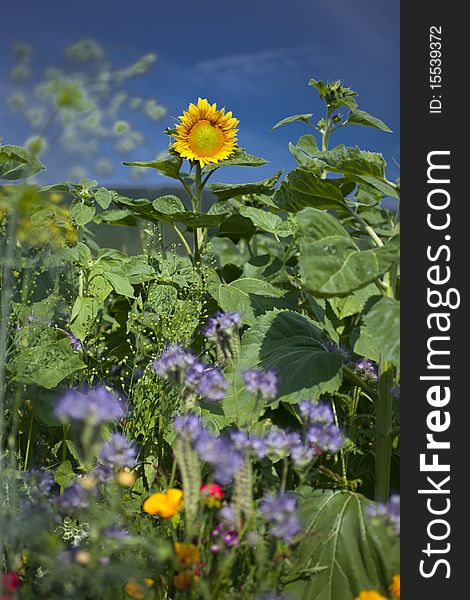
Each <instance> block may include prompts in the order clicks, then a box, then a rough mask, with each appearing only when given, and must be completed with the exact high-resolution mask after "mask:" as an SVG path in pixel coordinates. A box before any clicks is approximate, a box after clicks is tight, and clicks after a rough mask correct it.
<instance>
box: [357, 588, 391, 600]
mask: <svg viewBox="0 0 470 600" xmlns="http://www.w3.org/2000/svg"><path fill="white" fill-rule="evenodd" d="M354 600H387V598H385V596H382V594H379V592H374V591H373V590H365V591H363V592H361V593H360V594H359V596H356V598H355V599H354Z"/></svg>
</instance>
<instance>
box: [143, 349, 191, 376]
mask: <svg viewBox="0 0 470 600" xmlns="http://www.w3.org/2000/svg"><path fill="white" fill-rule="evenodd" d="M195 362H196V357H195V356H194V354H193V353H192V352H188V351H187V350H185V349H184V348H183V347H182V346H180V345H179V344H168V345H167V346H166V348H165V350H164V351H163V352H162V354H161V355H160V357H159V358H158V359H157V360H154V361H153V363H152V369H153V370H154V371H155V373H156V374H157V375H160V377H163V378H164V379H168V380H170V381H171V382H172V383H181V381H180V376H181V374H182V373H184V372H185V371H186V369H187V368H188V367H191V366H192V365H193V364H194V363H195Z"/></svg>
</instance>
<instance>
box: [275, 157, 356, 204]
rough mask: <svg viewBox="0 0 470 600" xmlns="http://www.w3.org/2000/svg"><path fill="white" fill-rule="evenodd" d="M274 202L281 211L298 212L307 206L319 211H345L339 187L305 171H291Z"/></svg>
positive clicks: (276, 193)
mask: <svg viewBox="0 0 470 600" xmlns="http://www.w3.org/2000/svg"><path fill="white" fill-rule="evenodd" d="M273 201H274V203H275V204H276V206H278V207H279V208H280V209H281V210H287V211H289V212H297V211H299V210H301V209H302V208H304V207H306V206H314V207H316V208H319V209H323V210H327V209H337V210H342V209H344V200H343V195H342V193H341V190H340V189H339V187H337V185H335V184H334V183H332V182H331V181H328V180H326V179H321V178H320V177H318V176H317V175H315V173H312V172H311V171H306V170H304V169H301V168H299V169H296V170H295V171H291V172H290V173H289V175H288V176H287V178H286V179H285V180H284V181H283V182H282V183H281V186H280V187H279V188H278V189H277V190H276V192H275V194H274V197H273Z"/></svg>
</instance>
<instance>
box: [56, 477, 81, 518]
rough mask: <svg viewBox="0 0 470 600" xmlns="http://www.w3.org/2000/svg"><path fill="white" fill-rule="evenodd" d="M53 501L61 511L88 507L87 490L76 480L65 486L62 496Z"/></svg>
mask: <svg viewBox="0 0 470 600" xmlns="http://www.w3.org/2000/svg"><path fill="white" fill-rule="evenodd" d="M54 503H55V504H56V506H57V508H58V509H59V510H60V511H62V512H71V511H74V510H79V509H81V508H88V506H89V500H88V492H87V490H85V488H83V487H82V486H81V485H80V483H78V482H76V483H74V484H73V485H71V486H70V487H69V488H67V489H66V490H65V491H64V493H63V494H62V496H59V497H58V498H56V499H55V501H54Z"/></svg>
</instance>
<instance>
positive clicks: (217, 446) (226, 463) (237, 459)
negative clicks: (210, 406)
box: [194, 430, 243, 484]
mask: <svg viewBox="0 0 470 600" xmlns="http://www.w3.org/2000/svg"><path fill="white" fill-rule="evenodd" d="M194 448H195V450H196V452H197V453H198V455H199V457H200V458H201V460H203V461H204V462H206V463H208V464H210V465H211V466H212V467H213V468H214V479H215V480H216V481H218V482H220V483H221V484H227V483H229V482H230V481H231V480H232V479H233V476H234V475H235V473H237V472H238V471H239V470H240V469H241V467H242V464H243V458H242V455H241V454H240V453H239V452H237V451H236V450H235V449H234V448H233V446H232V445H231V443H230V441H229V440H228V439H226V438H223V437H218V438H214V437H212V436H211V435H210V433H209V432H208V431H207V430H204V431H203V432H202V434H201V435H200V436H199V438H198V439H197V440H196V442H195V444H194Z"/></svg>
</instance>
